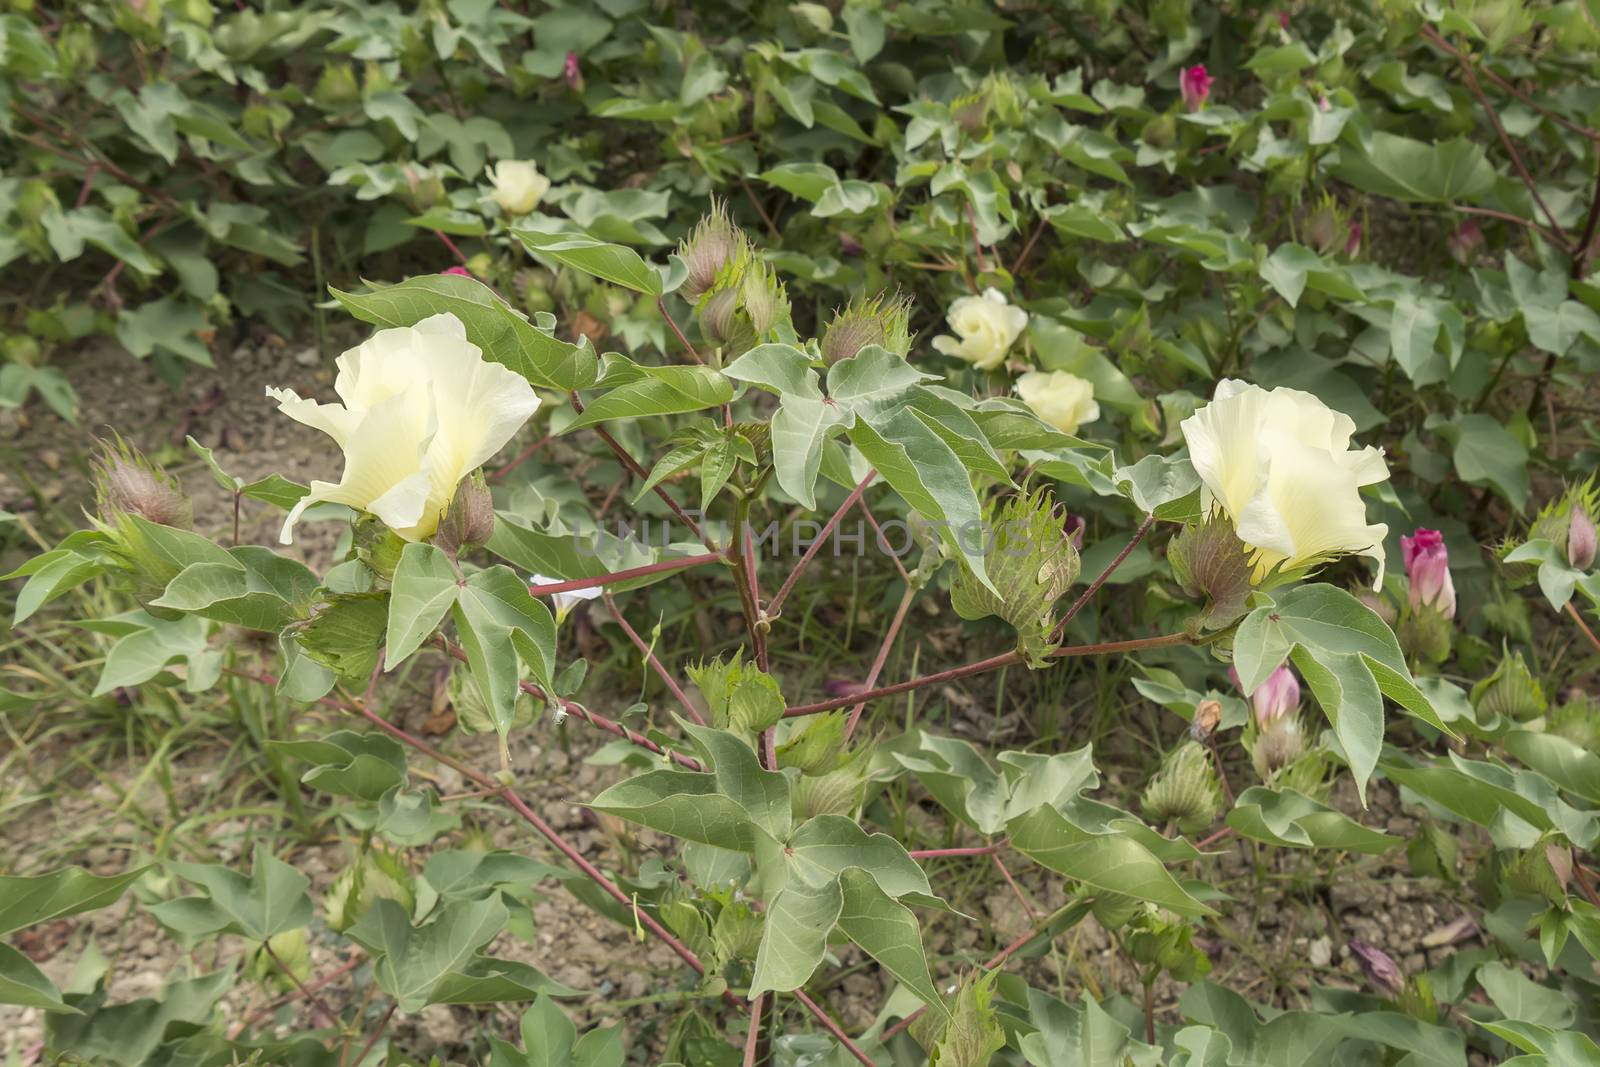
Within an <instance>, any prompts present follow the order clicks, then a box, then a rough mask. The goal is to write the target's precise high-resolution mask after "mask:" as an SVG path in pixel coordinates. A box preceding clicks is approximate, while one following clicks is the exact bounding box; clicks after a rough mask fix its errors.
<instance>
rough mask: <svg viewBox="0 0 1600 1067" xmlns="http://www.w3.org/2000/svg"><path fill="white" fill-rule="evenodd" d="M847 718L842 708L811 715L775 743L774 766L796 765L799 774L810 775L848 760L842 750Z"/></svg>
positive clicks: (822, 771) (833, 768)
mask: <svg viewBox="0 0 1600 1067" xmlns="http://www.w3.org/2000/svg"><path fill="white" fill-rule="evenodd" d="M847 720H848V715H847V714H846V713H845V712H844V710H843V709H841V710H839V711H834V712H829V713H828V714H826V715H814V716H812V717H811V718H810V719H809V720H808V721H807V722H806V724H805V725H804V726H802V727H801V728H800V729H798V730H796V731H795V732H794V733H793V734H791V735H790V736H789V739H788V740H787V741H785V742H784V743H783V744H781V745H779V746H778V749H777V753H776V754H777V757H778V766H779V767H797V768H799V770H800V773H801V774H807V775H813V776H815V775H823V774H827V773H829V772H830V771H834V770H836V769H838V768H839V767H840V766H842V765H843V764H845V763H846V762H848V761H849V759H850V757H849V755H848V754H847V753H846V752H845V750H844V746H845V736H844V731H845V725H846V722H847Z"/></svg>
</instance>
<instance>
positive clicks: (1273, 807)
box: [1227, 786, 1402, 855]
mask: <svg viewBox="0 0 1600 1067" xmlns="http://www.w3.org/2000/svg"><path fill="white" fill-rule="evenodd" d="M1227 824H1228V825H1229V826H1231V827H1233V828H1234V829H1235V830H1237V831H1239V833H1241V834H1243V835H1244V836H1245V837H1249V838H1253V839H1254V840H1256V841H1265V842H1267V843H1268V844H1272V845H1282V846H1285V847H1289V848H1337V849H1345V850H1348V851H1351V852H1366V853H1370V854H1373V855H1376V854H1378V853H1382V852H1387V851H1389V850H1390V849H1391V848H1394V847H1396V846H1397V845H1400V844H1401V843H1402V842H1401V840H1400V839H1399V838H1396V837H1391V836H1389V835H1388V834H1385V833H1381V832H1379V831H1377V830H1370V829H1368V828H1367V827H1365V826H1362V825H1361V824H1360V823H1358V822H1356V821H1355V820H1354V819H1352V818H1350V817H1349V816H1348V815H1345V814H1344V813H1343V812H1340V811H1335V810H1334V809H1333V808H1330V807H1328V806H1327V805H1326V804H1319V803H1317V802H1316V801H1315V800H1312V799H1311V798H1310V797H1308V796H1306V795H1304V794H1303V793H1297V792H1295V791H1294V790H1292V789H1280V790H1272V789H1264V788H1262V787H1261V786H1251V787H1250V788H1249V789H1246V790H1245V791H1244V792H1243V793H1241V794H1240V795H1239V799H1238V800H1237V801H1236V802H1235V803H1234V807H1233V810H1232V811H1230V812H1229V813H1228V817H1227Z"/></svg>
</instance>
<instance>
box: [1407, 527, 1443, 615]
mask: <svg viewBox="0 0 1600 1067" xmlns="http://www.w3.org/2000/svg"><path fill="white" fill-rule="evenodd" d="M1400 551H1401V553H1402V554H1403V556H1404V557H1405V563H1406V577H1407V578H1409V579H1410V582H1411V593H1410V598H1411V610H1412V611H1421V610H1423V609H1429V610H1432V611H1435V612H1437V613H1438V614H1440V615H1442V616H1444V617H1445V618H1447V619H1453V618H1455V614H1456V587H1455V583H1454V582H1453V581H1451V579H1450V553H1449V551H1448V550H1447V549H1446V548H1445V545H1444V535H1443V534H1441V533H1440V532H1439V531H1438V530H1418V531H1417V532H1416V533H1415V534H1414V535H1412V536H1411V537H1401V538H1400Z"/></svg>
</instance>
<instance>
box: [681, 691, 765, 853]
mask: <svg viewBox="0 0 1600 1067" xmlns="http://www.w3.org/2000/svg"><path fill="white" fill-rule="evenodd" d="M678 726H679V728H680V729H682V730H683V732H684V733H686V734H688V735H689V739H690V740H691V741H693V742H694V746H695V748H696V749H698V750H699V752H700V755H701V757H702V762H703V763H704V764H705V767H706V770H707V771H709V772H710V776H711V778H712V779H713V780H714V781H715V782H716V784H717V789H718V791H719V792H720V793H721V794H722V795H723V796H726V797H727V798H728V799H730V800H732V801H733V802H734V803H735V804H737V805H738V806H739V808H740V810H742V811H743V812H744V813H745V814H746V816H747V817H748V818H749V819H750V820H751V821H752V822H754V823H755V824H756V825H757V826H759V827H761V829H763V830H765V831H766V832H767V833H768V834H770V835H771V836H772V838H773V840H776V841H782V840H784V839H786V838H787V837H788V836H789V829H790V826H791V825H792V821H793V818H794V816H793V814H792V811H791V806H790V803H789V779H788V778H787V777H785V776H784V775H783V773H782V772H780V771H769V770H765V769H763V768H762V766H761V763H760V761H759V760H757V759H756V753H755V750H754V749H752V748H751V747H750V746H749V745H748V744H746V743H745V741H744V739H743V738H740V737H738V736H736V735H734V734H732V733H730V732H728V731H726V730H714V729H712V728H711V727H709V726H697V725H695V724H694V723H692V722H688V721H686V720H684V719H682V718H680V719H678ZM705 843H706V844H708V845H714V844H717V842H715V841H707V842H705Z"/></svg>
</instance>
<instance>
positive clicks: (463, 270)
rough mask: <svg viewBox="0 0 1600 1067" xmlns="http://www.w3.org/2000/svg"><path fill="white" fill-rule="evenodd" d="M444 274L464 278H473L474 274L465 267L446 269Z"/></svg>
mask: <svg viewBox="0 0 1600 1067" xmlns="http://www.w3.org/2000/svg"><path fill="white" fill-rule="evenodd" d="M444 273H445V274H459V275H461V277H463V278H470V277H472V272H471V271H470V270H468V269H467V268H465V267H446V268H445V269H444Z"/></svg>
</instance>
